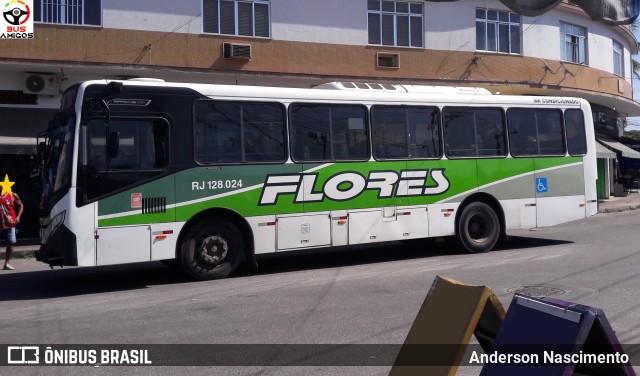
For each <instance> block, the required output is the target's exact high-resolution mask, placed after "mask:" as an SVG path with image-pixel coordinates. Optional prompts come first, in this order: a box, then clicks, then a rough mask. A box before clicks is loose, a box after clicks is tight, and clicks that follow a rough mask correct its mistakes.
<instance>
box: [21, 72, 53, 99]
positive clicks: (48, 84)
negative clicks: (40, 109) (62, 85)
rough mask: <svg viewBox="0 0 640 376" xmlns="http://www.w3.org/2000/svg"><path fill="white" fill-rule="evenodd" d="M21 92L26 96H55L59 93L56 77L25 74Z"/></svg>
mask: <svg viewBox="0 0 640 376" xmlns="http://www.w3.org/2000/svg"><path fill="white" fill-rule="evenodd" d="M22 91H23V92H25V93H28V94H41V95H56V94H58V92H59V87H58V77H57V76H56V75H55V74H45V73H27V75H26V76H25V79H24V89H23V90H22Z"/></svg>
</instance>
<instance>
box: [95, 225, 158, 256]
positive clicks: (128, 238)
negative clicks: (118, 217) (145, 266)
mask: <svg viewBox="0 0 640 376" xmlns="http://www.w3.org/2000/svg"><path fill="white" fill-rule="evenodd" d="M150 260H151V226H148V225H145V226H121V227H108V228H98V230H97V232H96V265H113V264H126V263H132V262H141V261H150Z"/></svg>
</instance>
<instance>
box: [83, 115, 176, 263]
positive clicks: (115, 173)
mask: <svg viewBox="0 0 640 376" xmlns="http://www.w3.org/2000/svg"><path fill="white" fill-rule="evenodd" d="M168 132H169V124H168V121H167V120H166V119H163V118H159V117H158V118H156V117H151V118H142V117H122V118H119V117H113V116H112V117H111V119H110V121H109V124H108V127H107V126H106V124H105V119H104V118H95V119H90V120H88V121H87V123H86V124H85V125H84V126H83V127H82V136H81V138H82V139H83V140H84V142H83V144H82V148H83V149H82V150H81V153H80V155H81V163H80V168H79V179H78V182H79V185H80V186H81V188H82V191H83V194H82V199H83V200H85V201H87V202H88V204H90V205H96V206H97V208H96V211H97V218H96V232H95V241H96V264H97V265H109V264H120V263H128V262H139V261H149V260H151V259H152V256H151V249H152V246H153V247H154V248H156V247H160V248H163V245H164V244H168V243H169V242H168V241H167V242H164V243H161V242H156V241H155V238H153V239H152V237H153V236H155V233H156V232H158V231H166V233H165V234H162V235H167V236H168V235H172V236H170V237H169V238H175V237H177V233H175V234H172V233H170V232H171V230H170V229H169V230H165V229H164V227H166V225H162V224H166V223H172V222H174V221H175V208H174V205H173V204H174V203H175V188H174V181H173V180H174V179H173V177H172V176H165V177H163V175H165V173H166V171H167V168H168V165H169V163H168V161H169V152H168ZM163 226H164V227H163ZM173 245H175V243H173V244H171V245H170V246H167V248H171V249H173ZM171 254H172V255H173V251H172V252H171Z"/></svg>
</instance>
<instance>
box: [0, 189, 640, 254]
mask: <svg viewBox="0 0 640 376" xmlns="http://www.w3.org/2000/svg"><path fill="white" fill-rule="evenodd" d="M636 209H640V194H638V193H630V194H629V195H628V196H626V197H611V198H610V199H607V200H602V201H600V202H599V203H598V213H617V212H623V211H627V210H636ZM39 247H40V245H39V244H38V241H37V239H28V240H21V239H18V244H16V245H15V246H14V249H13V257H16V258H17V257H30V256H31V255H33V253H34V252H35V251H37V250H38V248H39ZM4 251H5V250H4V247H2V250H1V251H0V261H4V257H5V252H4Z"/></svg>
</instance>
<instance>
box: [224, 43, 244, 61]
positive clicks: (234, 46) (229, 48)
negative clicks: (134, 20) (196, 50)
mask: <svg viewBox="0 0 640 376" xmlns="http://www.w3.org/2000/svg"><path fill="white" fill-rule="evenodd" d="M222 56H223V57H224V58H225V59H239V60H249V59H251V45H250V44H238V43H223V44H222Z"/></svg>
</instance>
